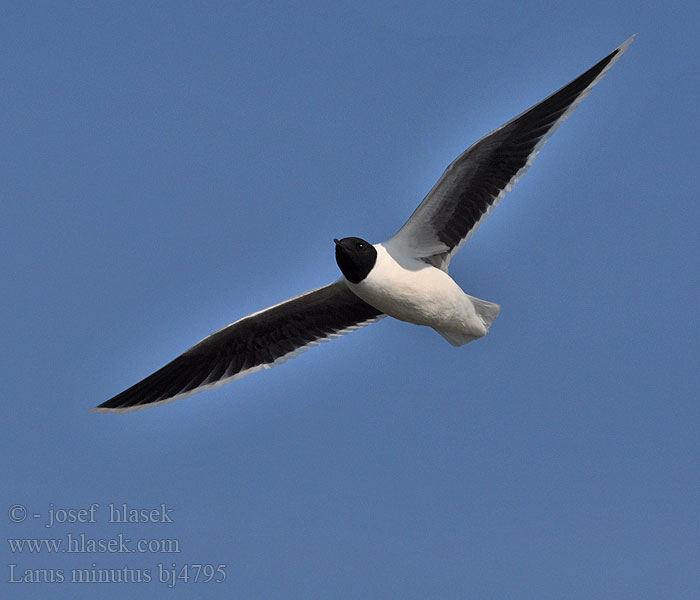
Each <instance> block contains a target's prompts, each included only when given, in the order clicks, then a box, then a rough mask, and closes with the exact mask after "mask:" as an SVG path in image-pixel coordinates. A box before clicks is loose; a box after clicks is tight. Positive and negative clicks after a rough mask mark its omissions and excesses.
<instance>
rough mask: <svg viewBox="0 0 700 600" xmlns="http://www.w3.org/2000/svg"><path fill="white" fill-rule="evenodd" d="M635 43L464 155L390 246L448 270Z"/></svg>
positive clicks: (455, 162)
mask: <svg viewBox="0 0 700 600" xmlns="http://www.w3.org/2000/svg"><path fill="white" fill-rule="evenodd" d="M633 39H634V36H632V37H631V38H630V39H628V40H627V41H626V42H625V43H624V44H622V46H620V47H619V48H617V49H616V50H615V51H614V52H612V53H611V54H609V55H608V56H606V57H605V58H604V59H603V60H601V61H600V62H599V63H598V64H596V65H595V66H594V67H591V68H590V69H588V71H586V72H585V73H584V74H583V75H581V76H579V77H577V78H576V79H574V80H573V81H572V82H571V83H569V84H568V85H566V86H564V87H563V88H561V89H560V90H559V91H558V92H555V93H554V94H552V95H551V96H549V97H547V98H545V99H544V100H542V102H540V103H539V104H536V105H535V106H533V107H532V108H530V109H529V110H527V111H525V112H524V113H522V114H521V115H519V116H517V117H515V118H514V119H513V120H511V121H509V122H508V123H506V124H505V125H502V126H501V127H499V128H498V129H496V130H495V131H493V132H492V133H490V134H488V135H487V136H486V137H484V138H482V139H481V140H479V141H478V142H476V143H475V144H474V145H472V146H471V147H470V148H468V149H467V150H466V151H465V152H463V153H462V154H461V155H460V156H459V157H458V158H457V159H456V160H455V161H454V162H453V163H452V164H451V165H450V166H449V167H447V169H446V170H445V172H444V174H443V175H442V177H441V178H440V180H439V181H438V182H437V183H436V184H435V186H434V187H433V189H432V190H430V192H429V193H428V195H427V196H426V197H425V199H424V200H423V202H421V204H420V205H419V206H418V208H417V209H416V210H415V212H414V213H413V214H412V215H411V217H410V218H409V220H408V221H407V222H406V224H405V225H404V226H403V227H402V228H401V229H400V230H399V232H398V233H397V234H396V235H395V236H394V237H393V238H391V240H389V241H388V242H387V244H389V245H390V246H393V247H395V248H400V249H402V250H403V251H404V252H407V253H409V254H411V255H412V256H415V257H419V258H423V259H425V260H427V261H428V262H430V263H432V264H433V265H434V266H437V267H440V268H443V269H445V270H446V269H447V266H448V264H449V262H450V258H451V257H452V255H453V254H454V253H455V252H457V250H459V248H460V247H461V245H462V244H463V243H464V242H465V241H466V240H467V239H469V237H470V236H471V234H473V233H474V231H476V229H477V227H478V226H479V225H480V224H481V222H482V221H483V220H484V219H485V218H486V216H487V215H488V214H489V213H490V212H491V211H492V210H493V208H494V207H495V206H496V204H498V202H499V201H500V199H501V198H502V197H503V196H504V195H505V193H506V192H508V191H509V190H510V189H511V187H513V185H514V184H515V182H516V181H518V179H519V178H520V176H521V175H522V174H523V173H524V172H525V171H526V170H527V169H528V168H529V167H530V165H531V164H532V161H533V160H534V159H535V156H536V154H537V153H538V152H539V151H540V148H542V146H543V145H544V143H545V142H546V141H547V139H548V138H549V136H550V135H552V134H553V133H554V131H555V130H556V128H557V127H558V126H559V125H560V124H561V123H562V122H563V121H564V120H565V119H566V118H567V117H568V116H569V115H570V114H571V113H572V112H573V111H574V109H575V108H576V106H578V104H579V103H580V102H581V101H582V100H583V99H584V98H585V97H586V96H587V95H588V93H589V92H590V91H591V89H593V86H594V85H595V84H596V83H598V82H599V81H600V80H601V78H602V77H603V76H604V75H605V73H606V72H607V70H608V69H609V68H610V67H611V66H612V65H613V64H614V63H615V62H616V61H617V60H618V59H619V58H620V56H621V55H622V53H623V52H624V51H625V50H626V49H627V46H629V44H630V43H631V42H632V40H633Z"/></svg>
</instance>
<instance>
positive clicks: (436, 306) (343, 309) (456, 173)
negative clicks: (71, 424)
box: [95, 38, 632, 412]
mask: <svg viewBox="0 0 700 600" xmlns="http://www.w3.org/2000/svg"><path fill="white" fill-rule="evenodd" d="M631 42H632V38H630V39H629V40H627V41H626V42H625V43H624V44H622V46H620V47H619V48H617V49H615V50H614V51H613V52H612V53H610V54H609V55H608V56H606V57H605V58H604V59H603V60H601V61H599V62H598V63H597V64H595V65H594V66H593V67H591V68H590V69H588V70H587V71H586V72H584V73H583V74H582V75H579V76H578V77H577V78H576V79H574V80H573V81H571V82H570V83H569V84H567V85H565V86H564V87H563V88H561V89H560V90H558V91H557V92H555V93H553V94H551V95H550V96H548V97H547V98H545V99H544V100H542V101H541V102H539V103H537V104H535V105H534V106H533V107H532V108H530V109H528V110H526V111H525V112H523V113H522V114H520V115H518V116H517V117H515V118H514V119H511V120H510V121H508V122H507V123H505V124H504V125H502V126H501V127H499V128H497V129H495V130H494V131H492V132H491V133H490V134H488V135H486V136H485V137H483V138H482V139H480V140H479V141H477V142H476V143H475V144H473V145H471V146H470V147H469V148H467V150H465V151H464V152H463V153H462V154H461V155H460V156H458V157H457V158H456V159H455V160H454V161H453V162H452V164H450V166H449V167H448V168H447V169H446V170H445V172H444V173H443V175H442V177H440V179H439V180H438V182H437V183H436V184H435V186H434V187H433V189H432V190H430V192H429V193H428V195H427V196H426V197H425V198H424V200H423V201H422V202H421V203H420V205H419V206H418V208H417V209H416V210H415V211H414V212H413V214H412V215H411V217H410V218H409V219H408V221H407V222H406V223H405V224H404V226H403V227H401V229H400V230H399V231H398V232H397V233H396V234H395V235H394V236H393V237H392V238H390V239H389V240H387V241H386V242H383V243H380V244H375V245H372V244H370V243H369V242H366V241H365V240H363V239H361V238H357V237H347V238H343V239H341V240H335V244H336V248H335V256H336V262H337V263H338V267H339V268H340V270H341V272H342V274H343V277H342V278H340V279H338V280H337V281H335V282H333V283H330V284H328V285H325V286H323V287H320V288H317V289H315V290H312V291H310V292H306V293H304V294H301V295H299V296H296V297H294V298H291V299H289V300H286V301H284V302H281V303H279V304H276V305H274V306H271V307H269V308H266V309H264V310H261V311H258V312H256V313H253V314H251V315H248V316H247V317H243V318H242V319H239V320H237V321H235V322H234V323H231V324H230V325H228V326H227V327H224V328H223V329H221V330H219V331H217V332H216V333H213V334H211V335H210V336H208V337H206V338H205V339H203V340H202V341H201V342H199V343H198V344H195V345H194V346H192V348H190V349H189V350H187V351H186V352H184V353H183V354H181V355H180V356H178V357H177V358H175V359H174V360H172V361H171V362H169V363H168V364H167V365H165V366H164V367H162V368H161V369H159V370H158V371H156V372H155V373H152V374H151V375H149V376H148V377H146V378H145V379H143V380H142V381H139V382H138V383H137V384H135V385H133V386H131V387H130V388H128V389H127V390H125V391H123V392H121V393H120V394H117V395H116V396H114V397H113V398H111V399H110V400H108V401H106V402H103V403H102V404H100V406H98V407H97V408H96V409H95V410H98V411H101V412H124V411H131V410H137V409H140V408H145V407H148V406H155V405H158V404H163V403H165V402H170V401H172V400H176V399H178V398H184V397H186V396H190V395H192V394H195V393H197V392H200V391H203V390H207V389H212V388H215V387H218V386H221V385H224V384H226V383H229V382H230V381H233V380H235V379H239V378H240V377H243V376H245V375H248V374H249V373H253V372H255V371H259V370H260V369H268V368H270V367H273V366H275V365H277V364H279V363H281V362H283V361H285V360H287V359H288V358H292V357H294V356H296V355H297V354H299V353H300V352H303V351H304V350H306V349H307V348H309V347H311V346H313V345H316V344H318V343H320V342H324V341H327V340H330V339H332V338H334V337H337V336H339V335H342V334H345V333H348V332H350V331H353V330H355V329H358V328H360V327H363V326H365V325H368V324H370V323H374V322H375V321H377V320H379V319H381V318H382V317H384V316H386V315H389V316H391V317H394V318H395V319H399V320H401V321H407V322H409V323H414V324H416V325H425V326H428V327H432V328H433V329H435V330H436V331H437V332H438V333H439V334H440V335H442V336H443V337H444V338H445V339H446V340H447V341H449V342H450V343H451V344H452V345H454V346H461V345H463V344H466V343H467V342H470V341H472V340H475V339H477V338H480V337H483V336H484V335H486V333H487V332H488V330H489V327H490V326H491V323H492V322H493V320H494V319H495V318H496V316H497V315H498V312H499V310H500V307H499V306H498V305H497V304H494V303H492V302H487V301H485V300H479V299H478V298H474V297H472V296H469V295H468V294H466V293H465V292H464V291H462V289H461V288H460V286H459V285H457V283H456V282H455V281H454V280H453V279H452V278H451V277H450V276H449V274H448V272H447V270H448V267H449V264H450V260H451V259H452V257H453V256H454V254H455V253H456V252H457V251H458V250H459V248H460V247H461V246H462V244H464V242H466V241H467V240H468V239H469V237H470V236H471V235H472V234H473V233H474V232H475V231H476V229H477V228H478V227H479V225H480V224H481V223H482V222H483V221H484V219H485V218H486V217H487V216H488V215H489V214H490V212H491V211H492V210H493V208H494V207H495V206H496V205H497V204H498V203H499V202H500V200H501V198H502V197H503V196H504V195H505V193H506V192H508V191H509V190H510V189H511V188H512V186H513V185H514V184H515V183H516V182H517V180H518V179H519V178H520V177H521V175H522V174H523V173H524V172H525V171H526V170H527V169H528V167H529V166H530V165H531V164H532V161H533V160H534V158H535V156H536V155H537V153H538V152H539V151H540V149H541V148H542V146H543V145H544V143H545V142H546V141H547V139H548V138H549V136H551V135H552V133H553V132H554V131H555V129H556V128H557V127H558V126H559V125H560V124H561V123H562V122H563V121H564V120H565V119H566V118H567V117H568V116H569V115H570V114H571V113H572V112H573V110H574V109H575V108H576V106H578V104H579V103H580V102H581V101H582V100H583V99H584V98H585V97H586V96H587V95H588V94H589V93H590V91H591V90H592V89H593V86H595V85H596V83H598V81H600V80H601V78H602V77H603V76H604V75H605V73H606V72H607V71H608V69H610V67H611V66H612V65H613V64H614V63H615V62H616V61H617V60H618V59H619V58H620V56H621V55H622V53H623V52H624V51H625V50H626V49H627V46H629V44H630V43H631Z"/></svg>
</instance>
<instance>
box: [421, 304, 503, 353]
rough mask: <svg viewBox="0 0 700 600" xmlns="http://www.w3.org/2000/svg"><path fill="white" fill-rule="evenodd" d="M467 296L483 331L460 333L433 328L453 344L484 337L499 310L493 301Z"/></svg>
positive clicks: (458, 344) (498, 306) (462, 343)
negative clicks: (481, 324)
mask: <svg viewBox="0 0 700 600" xmlns="http://www.w3.org/2000/svg"><path fill="white" fill-rule="evenodd" d="M467 297H468V298H469V300H470V301H471V303H472V305H473V306H474V310H475V311H476V314H477V316H478V317H479V319H480V320H481V322H482V323H483V326H484V327H483V332H479V333H478V334H477V333H476V332H470V333H462V332H455V331H440V330H439V329H436V330H435V331H437V332H438V333H439V334H440V335H441V336H442V337H444V338H445V339H446V340H447V341H448V342H450V344H452V345H453V346H463V345H464V344H466V343H468V342H472V341H474V340H478V339H479V338H481V337H484V336H485V335H486V334H487V333H488V331H489V327H491V323H493V322H494V321H495V320H496V317H497V316H498V313H499V311H500V310H501V307H500V305H498V304H496V303H494V302H487V301H486V300H481V299H480V298H475V297H474V296H469V294H467Z"/></svg>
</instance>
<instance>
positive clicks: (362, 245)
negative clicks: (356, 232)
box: [357, 242, 365, 250]
mask: <svg viewBox="0 0 700 600" xmlns="http://www.w3.org/2000/svg"><path fill="white" fill-rule="evenodd" d="M357 249H358V250H364V249H365V245H364V244H363V243H362V242H358V243H357Z"/></svg>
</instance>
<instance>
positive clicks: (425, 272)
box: [346, 243, 499, 346]
mask: <svg viewBox="0 0 700 600" xmlns="http://www.w3.org/2000/svg"><path fill="white" fill-rule="evenodd" d="M374 248H375V249H376V251H377V261H376V264H375V266H374V268H373V269H372V270H371V271H370V272H369V274H368V275H367V277H365V278H364V279H363V280H362V281H360V282H359V283H352V282H350V281H347V280H346V283H347V285H348V287H349V288H350V289H351V290H352V292H353V293H354V294H355V295H357V296H358V297H359V298H361V299H362V300H364V301H365V302H367V303H368V304H370V305H372V306H374V307H375V308H377V309H378V310H381V311H382V312H383V313H384V314H386V315H389V316H390V317H394V318H395V319H399V320H400V321H406V322H408V323H413V324H415V325H425V326H427V327H432V328H433V329H435V331H437V332H438V333H439V334H441V335H443V336H444V337H446V339H447V340H448V341H449V342H450V343H451V344H453V345H454V346H461V345H462V344H464V343H466V342H469V341H472V340H475V339H477V338H480V337H483V336H485V335H486V333H487V332H488V328H489V326H490V324H491V322H492V321H493V319H495V318H496V315H497V314H498V309H499V307H498V305H497V304H491V303H487V302H485V301H483V300H480V301H478V302H477V303H475V302H474V300H476V299H475V298H472V296H469V295H468V294H466V293H464V291H462V288H461V287H459V285H457V283H456V282H455V281H454V279H452V277H450V276H449V275H448V273H447V272H446V271H443V270H442V269H438V268H436V267H434V266H432V265H431V264H430V263H426V262H425V261H423V260H421V259H418V258H414V257H412V256H410V255H407V254H404V253H402V252H401V249H400V248H392V245H391V244H390V243H387V244H375V245H374ZM484 304H486V305H490V306H491V307H493V308H492V309H491V311H489V312H488V316H486V315H485V314H484V311H483V310H482V308H483V306H484ZM448 336H449V337H448Z"/></svg>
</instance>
